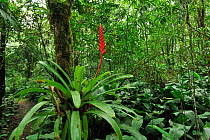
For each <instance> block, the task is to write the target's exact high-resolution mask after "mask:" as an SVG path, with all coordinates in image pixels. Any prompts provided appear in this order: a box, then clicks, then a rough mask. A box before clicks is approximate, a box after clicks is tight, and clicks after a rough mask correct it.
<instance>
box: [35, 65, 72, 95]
mask: <svg viewBox="0 0 210 140" xmlns="http://www.w3.org/2000/svg"><path fill="white" fill-rule="evenodd" d="M39 63H40V64H42V65H43V66H44V67H46V68H47V69H48V70H49V71H50V72H52V73H53V74H54V75H55V76H56V77H58V79H59V80H60V81H61V82H62V83H63V85H64V86H65V87H66V89H67V90H69V91H70V88H69V86H68V84H67V83H66V82H65V80H64V79H63V78H62V77H61V75H60V74H59V73H58V72H57V71H56V70H55V69H54V68H53V67H52V66H51V65H49V64H48V63H46V62H43V61H39Z"/></svg>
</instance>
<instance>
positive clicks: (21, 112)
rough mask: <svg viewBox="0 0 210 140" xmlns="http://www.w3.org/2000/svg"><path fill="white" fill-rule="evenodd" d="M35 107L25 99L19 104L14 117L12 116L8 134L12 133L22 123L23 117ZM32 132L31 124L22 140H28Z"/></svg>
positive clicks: (26, 128)
mask: <svg viewBox="0 0 210 140" xmlns="http://www.w3.org/2000/svg"><path fill="white" fill-rule="evenodd" d="M33 106H34V104H33V103H32V102H30V101H28V100H27V99H23V100H21V101H19V102H18V108H17V109H16V110H15V112H14V114H15V115H14V116H11V118H10V123H9V128H8V132H12V131H13V130H14V129H15V128H16V127H17V126H18V125H19V123H20V122H21V120H22V119H23V117H24V116H25V115H26V113H27V112H28V111H29V110H30V109H31V108H32V107H33ZM30 131H31V124H30V123H29V124H28V125H26V127H25V129H24V132H23V134H22V135H21V137H20V139H21V140H26V137H27V136H28V135H29V134H30ZM7 139H8V138H5V139H3V140H7Z"/></svg>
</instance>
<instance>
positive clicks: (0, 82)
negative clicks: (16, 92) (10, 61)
mask: <svg viewBox="0 0 210 140" xmlns="http://www.w3.org/2000/svg"><path fill="white" fill-rule="evenodd" d="M0 40H1V42H0V106H1V105H2V99H3V97H4V95H5V48H6V23H5V21H4V20H3V19H1V39H0ZM1 118H2V107H0V119H1ZM0 130H1V128H0Z"/></svg>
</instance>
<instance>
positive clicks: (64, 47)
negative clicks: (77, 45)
mask: <svg viewBox="0 0 210 140" xmlns="http://www.w3.org/2000/svg"><path fill="white" fill-rule="evenodd" d="M47 4H48V8H49V10H50V17H49V18H50V19H49V20H50V26H51V29H52V30H53V32H54V45H55V51H56V62H57V64H58V65H60V66H61V67H62V68H63V69H64V70H65V71H66V72H67V73H68V74H69V75H70V74H71V68H72V66H73V62H72V52H73V47H72V44H73V41H72V40H73V39H72V35H71V29H70V17H71V7H72V4H73V0H47Z"/></svg>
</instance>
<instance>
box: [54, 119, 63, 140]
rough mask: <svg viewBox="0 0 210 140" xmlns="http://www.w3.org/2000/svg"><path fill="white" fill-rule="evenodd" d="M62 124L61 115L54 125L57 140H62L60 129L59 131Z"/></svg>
mask: <svg viewBox="0 0 210 140" xmlns="http://www.w3.org/2000/svg"><path fill="white" fill-rule="evenodd" d="M60 122H61V116H60V115H59V116H58V117H57V119H56V120H55V123H54V132H55V137H56V139H60V129H59V126H60Z"/></svg>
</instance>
